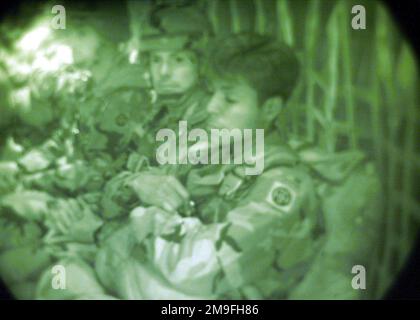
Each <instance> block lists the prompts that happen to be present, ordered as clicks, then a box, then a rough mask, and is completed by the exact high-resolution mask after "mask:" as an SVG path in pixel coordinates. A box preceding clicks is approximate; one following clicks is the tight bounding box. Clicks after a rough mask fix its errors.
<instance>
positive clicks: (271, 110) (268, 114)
mask: <svg viewBox="0 0 420 320" xmlns="http://www.w3.org/2000/svg"><path fill="white" fill-rule="evenodd" d="M282 110H283V99H282V98H281V97H271V98H268V99H267V100H266V101H265V102H264V104H263V105H262V108H261V125H262V126H263V127H264V128H269V127H270V126H271V124H272V123H273V121H274V120H275V119H276V118H277V117H278V116H279V114H280V112H281V111H282Z"/></svg>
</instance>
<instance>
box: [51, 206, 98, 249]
mask: <svg viewBox="0 0 420 320" xmlns="http://www.w3.org/2000/svg"><path fill="white" fill-rule="evenodd" d="M47 224H49V226H50V227H51V229H52V230H53V231H57V232H59V233H61V235H62V236H58V237H55V238H54V239H49V240H51V241H54V240H57V241H68V240H75V241H82V242H90V241H92V240H93V232H94V231H95V230H97V228H99V227H100V226H101V225H102V221H101V220H100V219H99V218H98V217H97V216H96V215H95V214H94V213H93V212H92V211H91V210H90V208H89V205H88V204H87V203H85V202H84V201H83V200H81V199H68V200H67V199H66V200H63V199H59V200H57V201H55V202H54V204H53V206H52V207H51V209H50V210H49V213H48V215H47ZM51 241H50V242H51Z"/></svg>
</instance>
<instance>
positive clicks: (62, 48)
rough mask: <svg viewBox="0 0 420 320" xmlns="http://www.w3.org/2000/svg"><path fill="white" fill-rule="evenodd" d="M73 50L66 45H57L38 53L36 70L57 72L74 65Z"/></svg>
mask: <svg viewBox="0 0 420 320" xmlns="http://www.w3.org/2000/svg"><path fill="white" fill-rule="evenodd" d="M73 61H74V60H73V50H72V49H71V48H70V47H69V46H67V45H64V44H55V45H52V46H51V47H48V48H47V49H46V50H42V51H40V52H37V54H36V56H35V60H34V63H33V68H34V69H35V70H42V71H47V72H52V71H57V70H58V69H60V68H61V67H63V66H64V65H69V64H72V63H73Z"/></svg>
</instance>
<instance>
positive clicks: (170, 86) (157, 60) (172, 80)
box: [150, 50, 198, 95]
mask: <svg viewBox="0 0 420 320" xmlns="http://www.w3.org/2000/svg"><path fill="white" fill-rule="evenodd" d="M150 75H151V78H152V82H153V87H154V89H155V90H156V93H157V94H160V95H168V94H182V93H184V92H186V91H187V90H188V89H190V88H191V87H193V86H194V85H195V84H196V83H197V79H198V66H197V57H196V56H195V54H194V52H192V51H188V50H174V51H152V52H151V53H150Z"/></svg>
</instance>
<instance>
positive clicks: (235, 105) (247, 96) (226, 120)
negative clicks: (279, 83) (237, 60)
mask: <svg viewBox="0 0 420 320" xmlns="http://www.w3.org/2000/svg"><path fill="white" fill-rule="evenodd" d="M212 87H213V96H212V98H211V99H210V102H209V104H208V105H207V111H208V112H209V114H210V116H209V119H208V122H207V127H208V128H209V129H223V128H226V129H234V128H238V129H246V128H255V126H256V124H257V117H258V95H257V91H256V90H255V89H253V88H252V87H251V86H250V85H249V84H247V82H245V81H244V80H242V79H240V78H236V79H229V80H223V79H214V80H213V85H212Z"/></svg>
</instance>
